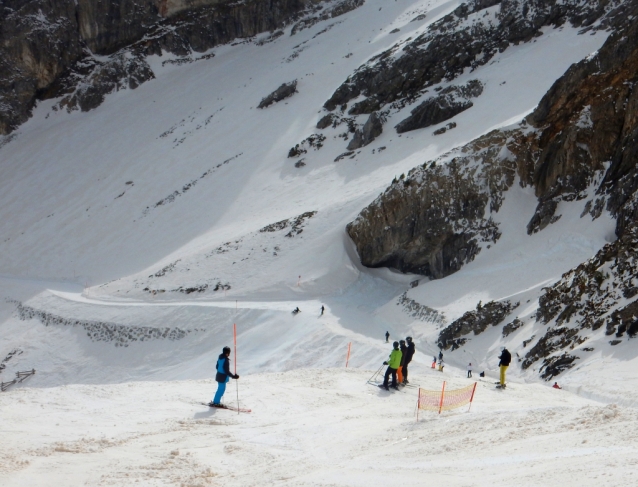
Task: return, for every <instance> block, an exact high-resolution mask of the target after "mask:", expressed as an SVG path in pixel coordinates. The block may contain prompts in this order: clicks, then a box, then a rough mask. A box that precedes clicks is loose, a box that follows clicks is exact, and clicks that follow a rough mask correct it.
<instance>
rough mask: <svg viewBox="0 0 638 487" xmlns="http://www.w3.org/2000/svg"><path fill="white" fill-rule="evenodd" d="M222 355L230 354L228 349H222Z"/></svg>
mask: <svg viewBox="0 0 638 487" xmlns="http://www.w3.org/2000/svg"><path fill="white" fill-rule="evenodd" d="M222 353H223V354H224V355H228V354H229V353H230V347H224V348H223V349H222Z"/></svg>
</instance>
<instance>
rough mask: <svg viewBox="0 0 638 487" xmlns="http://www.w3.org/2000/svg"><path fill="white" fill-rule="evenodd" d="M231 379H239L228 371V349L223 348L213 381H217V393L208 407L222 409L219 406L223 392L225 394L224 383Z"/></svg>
mask: <svg viewBox="0 0 638 487" xmlns="http://www.w3.org/2000/svg"><path fill="white" fill-rule="evenodd" d="M231 377H232V378H233V379H239V375H236V374H233V373H232V372H231V371H230V347H224V348H223V350H222V353H221V354H220V355H219V358H218V359H217V375H215V380H216V381H217V392H216V393H215V397H214V398H213V401H212V402H211V403H210V404H209V406H211V407H215V408H219V407H223V406H222V404H221V400H222V396H223V395H224V392H226V383H227V382H228V381H229V380H230V378H231Z"/></svg>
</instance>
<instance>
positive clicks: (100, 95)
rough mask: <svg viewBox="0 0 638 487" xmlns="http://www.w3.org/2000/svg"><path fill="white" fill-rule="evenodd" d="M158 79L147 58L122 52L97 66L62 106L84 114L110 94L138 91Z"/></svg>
mask: <svg viewBox="0 0 638 487" xmlns="http://www.w3.org/2000/svg"><path fill="white" fill-rule="evenodd" d="M153 78H155V75H154V74H153V71H152V70H151V67H150V66H149V65H148V63H147V62H146V61H145V60H144V58H143V57H141V56H140V57H134V58H131V57H129V56H126V55H124V53H118V54H116V55H113V56H111V57H110V58H109V60H108V61H106V62H98V63H95V67H94V68H93V70H92V71H91V73H90V74H89V75H88V76H87V77H86V78H85V80H84V82H83V83H82V84H80V85H79V86H78V87H77V89H76V90H75V91H74V92H73V93H72V94H70V95H67V96H65V97H64V98H62V100H61V101H60V103H59V106H60V107H61V108H66V109H67V110H69V111H70V110H73V109H75V108H79V109H80V110H82V111H83V112H87V111H89V110H92V109H93V108H97V107H98V106H100V105H101V104H102V102H103V101H104V98H105V96H106V95H107V94H108V93H112V92H114V91H118V90H121V89H126V88H130V89H135V88H137V87H138V86H139V85H141V84H142V83H144V82H145V81H148V80H150V79H153Z"/></svg>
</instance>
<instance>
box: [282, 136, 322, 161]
mask: <svg viewBox="0 0 638 487" xmlns="http://www.w3.org/2000/svg"><path fill="white" fill-rule="evenodd" d="M325 140H326V136H325V135H323V134H312V135H311V136H309V137H306V138H305V139H304V140H302V141H301V142H300V143H299V144H297V145H295V146H294V147H291V148H290V150H289V151H288V157H291V158H292V157H299V156H301V155H302V154H306V153H308V151H309V150H310V149H314V150H319V149H321V148H322V147H323V143H324V142H325Z"/></svg>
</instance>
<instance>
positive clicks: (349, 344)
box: [346, 342, 352, 369]
mask: <svg viewBox="0 0 638 487" xmlns="http://www.w3.org/2000/svg"><path fill="white" fill-rule="evenodd" d="M351 345H352V342H349V343H348V355H346V369H347V368H348V362H349V361H350V346H351Z"/></svg>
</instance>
